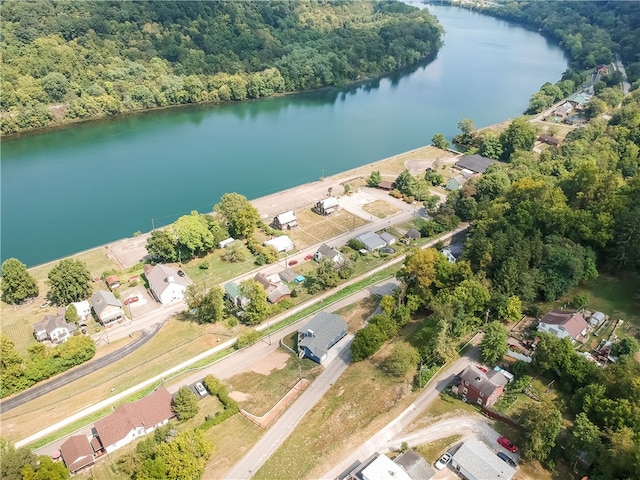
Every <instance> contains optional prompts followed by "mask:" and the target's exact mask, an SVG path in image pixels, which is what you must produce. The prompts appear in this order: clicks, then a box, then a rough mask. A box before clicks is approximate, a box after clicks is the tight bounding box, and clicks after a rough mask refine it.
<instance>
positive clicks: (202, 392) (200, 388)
mask: <svg viewBox="0 0 640 480" xmlns="http://www.w3.org/2000/svg"><path fill="white" fill-rule="evenodd" d="M194 388H195V389H196V392H198V393H199V394H200V396H201V397H204V396H205V395H206V394H207V389H206V388H204V385H202V384H201V383H199V382H198V383H196V384H195V385H194Z"/></svg>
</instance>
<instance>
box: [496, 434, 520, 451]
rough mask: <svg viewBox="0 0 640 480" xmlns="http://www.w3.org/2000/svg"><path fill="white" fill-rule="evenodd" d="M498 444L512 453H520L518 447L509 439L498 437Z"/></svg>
mask: <svg viewBox="0 0 640 480" xmlns="http://www.w3.org/2000/svg"><path fill="white" fill-rule="evenodd" d="M498 443H499V444H500V445H502V446H503V447H504V448H506V449H507V450H509V451H510V452H513V453H516V452H517V451H518V447H516V446H515V445H514V444H513V443H512V442H511V440H509V439H508V438H507V437H498Z"/></svg>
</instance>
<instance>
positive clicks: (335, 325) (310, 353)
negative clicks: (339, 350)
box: [298, 312, 347, 363]
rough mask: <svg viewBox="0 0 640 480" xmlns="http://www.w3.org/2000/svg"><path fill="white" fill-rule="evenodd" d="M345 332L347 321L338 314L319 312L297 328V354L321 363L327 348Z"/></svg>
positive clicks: (325, 356) (325, 355)
mask: <svg viewBox="0 0 640 480" xmlns="http://www.w3.org/2000/svg"><path fill="white" fill-rule="evenodd" d="M346 334H347V323H346V322H345V321H344V320H343V319H342V317H341V316H340V315H336V314H335V313H327V312H320V313H318V314H317V315H316V316H315V317H313V318H312V319H311V321H310V322H308V323H307V324H306V325H305V326H304V327H302V328H301V329H300V330H298V355H299V356H300V358H304V357H307V358H310V359H311V360H313V361H314V362H318V363H322V362H323V361H324V360H325V359H326V358H327V353H328V352H329V349H330V348H331V347H333V346H334V345H335V344H336V343H338V342H339V341H340V340H341V339H342V338H343V337H344V336H345V335H346Z"/></svg>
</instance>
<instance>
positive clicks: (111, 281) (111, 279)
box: [104, 275, 120, 287]
mask: <svg viewBox="0 0 640 480" xmlns="http://www.w3.org/2000/svg"><path fill="white" fill-rule="evenodd" d="M104 281H105V282H107V285H108V286H109V287H111V286H112V285H116V284H118V285H120V277H118V276H117V275H109V276H108V277H107V278H105V279H104Z"/></svg>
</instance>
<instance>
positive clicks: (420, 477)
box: [393, 450, 436, 480]
mask: <svg viewBox="0 0 640 480" xmlns="http://www.w3.org/2000/svg"><path fill="white" fill-rule="evenodd" d="M393 461H394V462H395V463H397V464H398V465H400V466H401V467H402V468H403V469H404V471H405V472H407V474H408V475H409V476H410V477H411V480H431V479H432V478H433V477H434V476H435V474H436V471H435V470H434V469H433V468H431V465H429V464H428V463H427V461H426V460H425V459H424V458H423V457H422V456H421V455H419V454H418V453H416V452H415V451H413V450H407V451H406V452H404V453H401V454H400V455H398V456H397V457H396V458H394V459H393Z"/></svg>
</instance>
